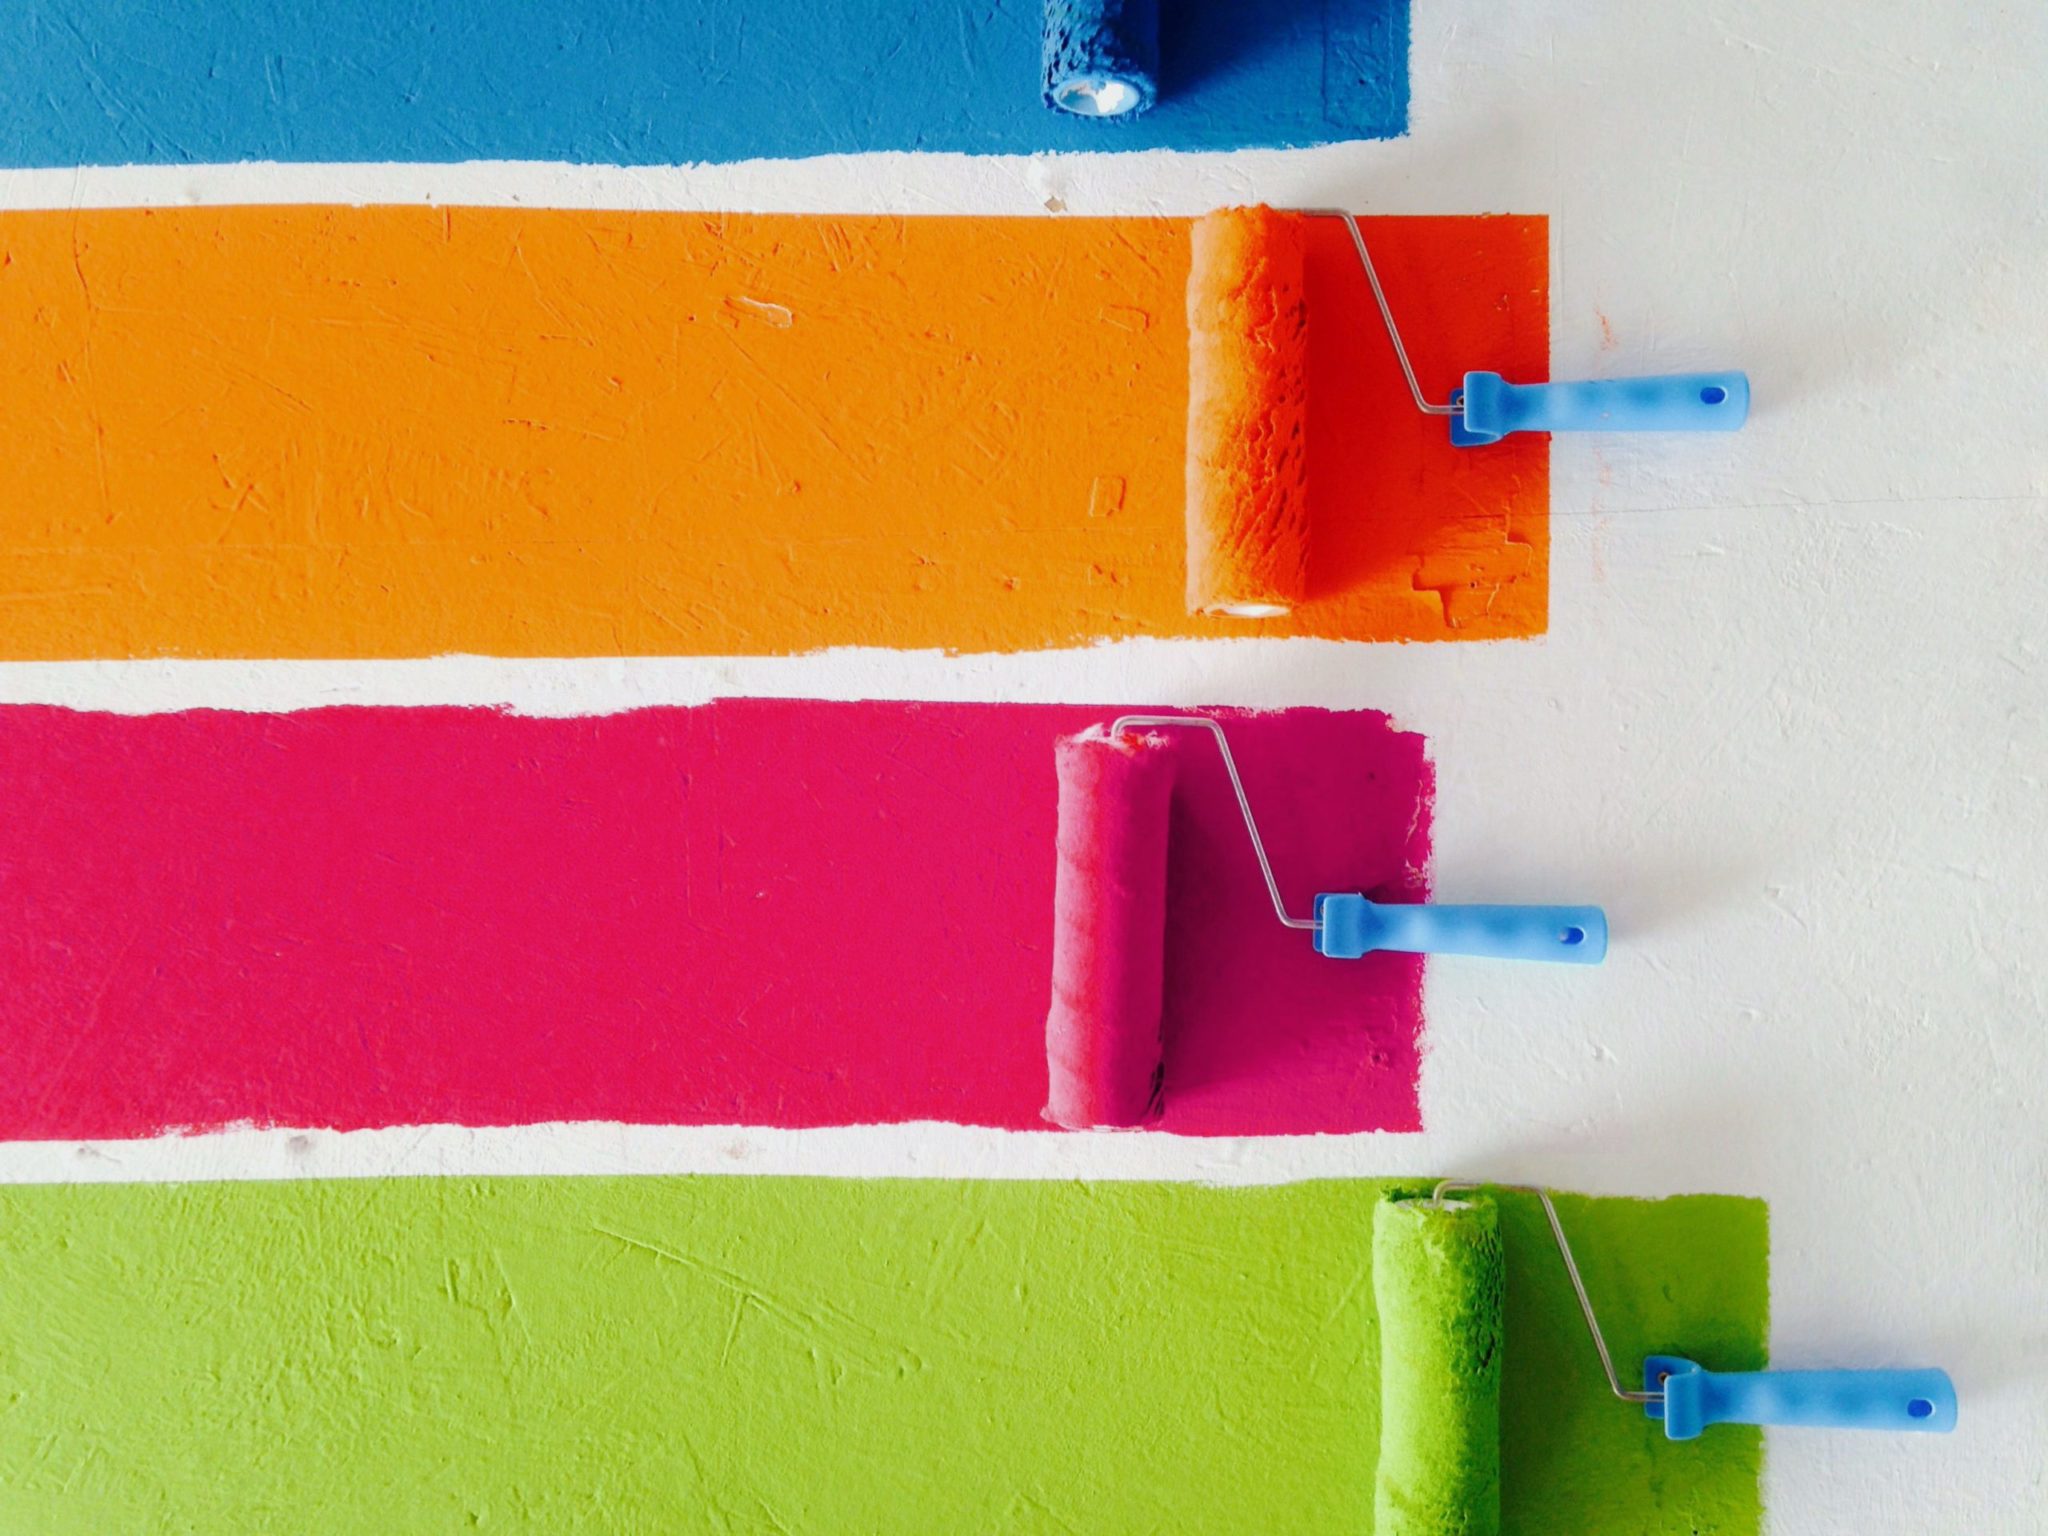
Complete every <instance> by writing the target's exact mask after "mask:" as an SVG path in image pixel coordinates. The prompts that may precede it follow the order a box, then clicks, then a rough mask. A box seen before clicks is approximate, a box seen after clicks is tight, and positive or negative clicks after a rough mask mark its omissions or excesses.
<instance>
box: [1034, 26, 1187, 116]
mask: <svg viewBox="0 0 2048 1536" xmlns="http://www.w3.org/2000/svg"><path fill="white" fill-rule="evenodd" d="M1040 43H1041V55H1042V59H1043V64H1044V78H1043V88H1044V97H1045V104H1046V105H1047V106H1049V107H1054V108H1057V109H1058V110H1059V111H1062V112H1071V113H1073V114H1074V115H1075V116H1076V117H1129V116H1131V115H1132V114H1133V113H1136V112H1142V111H1144V110H1145V109H1146V108H1147V107H1149V106H1151V105H1152V103H1153V102H1154V101H1155V100H1157V99H1158V96H1159V0H1045V17H1044V24H1043V30H1042V32H1041V34H1040Z"/></svg>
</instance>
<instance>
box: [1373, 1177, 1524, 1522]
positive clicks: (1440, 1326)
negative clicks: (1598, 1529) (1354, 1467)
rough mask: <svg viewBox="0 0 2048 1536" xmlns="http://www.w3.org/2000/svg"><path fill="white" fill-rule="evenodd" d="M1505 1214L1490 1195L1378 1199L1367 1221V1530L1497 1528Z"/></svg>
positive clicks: (1498, 1513) (1498, 1514)
mask: <svg viewBox="0 0 2048 1536" xmlns="http://www.w3.org/2000/svg"><path fill="white" fill-rule="evenodd" d="M1503 1280H1504V1271H1503V1267H1502V1259H1501V1241H1500V1218H1499V1213H1498V1212H1497V1211H1496V1210H1495V1209H1494V1206H1493V1203H1492V1202H1491V1201H1490V1200H1485V1199H1477V1200H1473V1201H1470V1202H1465V1201H1455V1200H1447V1201H1445V1202H1444V1204H1443V1207H1442V1209H1432V1208H1431V1207H1430V1206H1429V1205H1427V1204H1426V1203H1424V1202H1423V1201H1420V1200H1388V1201H1383V1202H1382V1203H1381V1204H1380V1205H1379V1206H1378V1207H1376V1208H1375V1209H1374V1211H1373V1218H1372V1289H1373V1298H1374V1301H1375V1303H1376V1304H1377V1307H1378V1310H1379V1319H1380V1459H1379V1472H1378V1475H1377V1477H1376V1479H1375V1481H1374V1486H1373V1532H1374V1536H1494V1533H1496V1532H1498V1531H1499V1529H1500V1375H1501V1341H1502V1326H1501V1291H1502V1285H1503Z"/></svg>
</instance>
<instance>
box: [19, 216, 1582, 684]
mask: <svg viewBox="0 0 2048 1536" xmlns="http://www.w3.org/2000/svg"><path fill="white" fill-rule="evenodd" d="M1315 235H1316V238H1315V240H1314V242H1313V243H1312V246H1311V251H1310V256H1309V274H1308V291H1309V303H1310V315H1311V319H1310V326H1311V353H1312V356H1311V363H1310V380H1311V386H1310V414H1309V432H1310V438H1311V447H1310V455H1311V457H1310V487H1311V507H1312V521H1313V552H1312V555H1311V569H1310V573H1309V580H1310V591H1311V600H1310V601H1309V602H1308V603H1307V604H1305V605H1304V606H1303V607H1301V608H1299V609H1298V610H1297V611H1296V612H1295V613H1294V614H1293V615H1292V616H1290V617H1289V618H1287V619H1282V620H1269V621H1260V622H1247V621H1245V620H1234V619H1199V618H1195V617H1191V616H1190V615H1189V614H1187V613H1186V612H1185V611H1184V607H1183V587H1184V576H1185V573H1184V567H1183V537H1184V536H1183V502H1184V478H1183V454H1184V444H1185V440H1186V410H1187V333H1186V324H1185V321H1184V319H1183V312H1184V311H1183V304H1184V287H1185V282H1186V276H1187V263H1188V226H1187V222H1186V221H1184V220H1164V219H968V218H917V219H897V218H815V217H786V216H752V215H748V216H737V215H733V216H706V215H694V214H634V213H615V212H586V211H545V212H536V211H527V210H518V209H467V208H465V209H454V210H449V209H429V208H396V207H380V208H367V209H336V208H303V207H288V208H194V209H178V210H115V211H94V212H81V213H69V212H37V213H10V214H5V215H0V349H4V356H5V358H6V368H5V370H4V372H0V419H4V420H5V421H6V422H7V423H8V424H9V428H8V435H9V439H10V441H9V447H8V451H7V452H6V453H5V454H0V657H6V658H9V659H27V658H68V657H124V656H154V655H195V656H292V657H297V656H418V655H430V654H437V653H442V652H449V651H466V652H481V653H487V654H497V655H515V656H540V655H590V654H614V653H617V654H636V655H637V654H679V653H690V654H748V653H752V654H760V653H780V652H793V651H804V650H810V649H814V648H817V647H822V646H828V645H846V644H865V645H885V646H897V647H934V646H935V647H945V648H950V649H954V650H961V651H984V650H1019V649H1028V648H1036V647H1044V646H1056V645H1067V644H1076V643H1086V642H1089V641H1092V640H1096V639H1100V638H1105V637H1116V636H1125V635H1183V636H1186V635H1194V636H1219V635H1230V636H1236V635H1248V634H1307V635H1320V636H1328V637H1335V638H1343V639H1354V640H1395V639H1403V640H1406V639H1447V638H1497V637H1502V636H1517V635H1529V634H1534V633H1537V632H1540V631H1541V630H1542V628H1543V627H1544V622H1545V610H1546V592H1547V581H1546V567H1547V544H1548V538H1547V528H1546V517H1547V505H1548V499H1549V483H1548V446H1547V443H1546V442H1545V441H1544V440H1542V439H1540V438H1533V439H1532V438H1517V439H1510V440H1509V442H1508V443H1506V444H1503V445H1499V446H1496V447H1493V448H1489V449H1454V448H1452V447H1451V446H1450V445H1449V443H1448V441H1447V440H1446V436H1445V431H1444V426H1443V423H1442V422H1441V421H1440V420H1433V419H1428V418H1424V417H1422V416H1420V415H1418V414H1417V413H1416V412H1415V410H1414V408H1413V406H1412V405H1411V404H1409V402H1408V400H1407V397H1406V394H1405V391H1404V389H1403V386H1402V383H1401V380H1400V376H1399V374H1398V373H1397V372H1396V370H1395V368H1394V365H1393V361H1392V356H1391V354H1390V352H1389V351H1388V348H1387V344H1386V339H1385V335H1384V332H1383V330H1382V329H1381V327H1380V323H1379V319H1378V316H1377V314H1376V313H1375V312H1374V311H1373V310H1372V307H1371V297H1370V294H1369V292H1368V291H1367V288H1366V285H1365V282H1364V280H1363V276H1362V274H1361V273H1360V272H1359V270H1358V268H1357V265H1356V262H1355V259H1354V258H1353V257H1352V256H1351V255H1350V253H1349V250H1348V247H1347V246H1346V245H1345V237H1344V235H1343V232H1342V230H1341V228H1340V227H1338V226H1335V225H1334V224H1324V225H1319V226H1318V227H1317V229H1316V231H1315ZM1368 236H1369V238H1370V239H1371V240H1372V242H1373V245H1374V249H1375V256H1376V259H1377V261H1378V263H1379V265H1380V268H1381V272H1382V276H1383V278H1384V280H1385V282H1386V286H1387V289H1388V292H1389V296H1390V298H1391V299H1392V301H1393V303H1394V304H1395V306H1396V307H1397V312H1398V313H1399V315H1400V317H1401V320H1402V325H1403V329H1404V332H1405V333H1406V335H1407V337H1408V341H1409V345H1410V348H1411V350H1412V351H1413V352H1414V354H1415V355H1416V359H1417V367H1418V369H1419V371H1420V372H1421V373H1422V375H1423V383H1424V387H1425V388H1426V389H1428V390H1430V391H1431V392H1432V393H1433V394H1435V395H1438V396H1441V395H1442V394H1443V393H1445V392H1447V391H1448V390H1449V389H1450V387H1451V386H1452V384H1453V383H1454V382H1455V380H1456V378H1457V376H1458V374H1459V373H1460V372H1461V371H1462V370H1463V369H1466V368H1474V367H1491V368H1496V369H1498V370H1499V371H1501V372H1503V373H1505V374H1507V375H1509V376H1510V377H1517V378H1542V377H1544V376H1545V375H1546V365H1547V354H1548V336H1547V295H1546V252H1545V246H1546V230H1545V225H1544V221H1543V220H1541V219H1538V218H1506V217H1502V218H1432V219H1379V220H1372V221H1369V223H1368Z"/></svg>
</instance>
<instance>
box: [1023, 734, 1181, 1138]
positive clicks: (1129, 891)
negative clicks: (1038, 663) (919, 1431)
mask: <svg viewBox="0 0 2048 1536" xmlns="http://www.w3.org/2000/svg"><path fill="white" fill-rule="evenodd" d="M1054 761H1055V765H1056V767H1057V769H1058V773H1059V796H1060V798H1059V830H1058V833H1057V847H1058V867H1057V871H1056V874H1055V877H1054V884H1053V937H1052V1009H1051V1011H1050V1012H1049V1013H1048V1014H1047V1015H1046V1021H1045V1057H1046V1067H1047V1073H1048V1077H1049V1080H1050V1091H1049V1093H1048V1096H1047V1099H1046V1106H1045V1117H1046V1119H1048V1120H1050V1121H1052V1122H1053V1123H1054V1124H1055V1125H1062V1126H1065V1127H1067V1128H1068V1129H1070V1130H1086V1129H1089V1128H1093V1127H1112V1126H1134V1125H1138V1124H1140V1123H1141V1122H1142V1121H1144V1120H1145V1119H1146V1118H1148V1117H1149V1116H1150V1115H1151V1113H1152V1112H1153V1110H1154V1108H1155V1107H1156V1104H1157V1099H1158V1089H1159V1073H1160V1062H1161V1046H1160V1008H1161V993H1162V990H1163V988H1164V986H1165V972H1166V828H1167V811H1168V807H1169V804H1170V802H1171V800H1172V797H1173V758H1172V756H1171V754H1170V753H1169V752H1168V751H1167V748H1166V744H1165V743H1164V742H1163V741H1161V740H1160V739H1159V738H1158V737H1156V736H1139V735H1130V734H1126V735H1122V736H1115V737H1112V736H1110V735H1109V734H1108V733H1107V732H1105V731H1103V730H1101V729H1099V728H1097V729H1093V730H1088V731H1084V732H1082V733H1081V734H1080V735H1078V736H1066V737H1062V738H1061V739H1060V741H1059V742H1058V744H1057V745H1056V746H1055V748H1054Z"/></svg>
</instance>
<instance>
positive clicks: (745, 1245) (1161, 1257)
mask: <svg viewBox="0 0 2048 1536" xmlns="http://www.w3.org/2000/svg"><path fill="white" fill-rule="evenodd" d="M1385 1188H1386V1186H1384V1185H1381V1184H1376V1183H1372V1182H1366V1181H1351V1182H1322V1183H1307V1184H1295V1185H1287V1186H1282V1187H1278V1188H1262V1189H1242V1190H1222V1189H1210V1188H1203V1187H1200V1186H1194V1185H1185V1184H1076V1183H1058V1184H1053V1183H1011V1182H986V1183H955V1182H942V1181H927V1180H914V1181H895V1180H878V1181H851V1180H818V1179H786V1178H637V1179H608V1178H573V1179H572V1178H553V1179H485V1180H473V1179H391V1180H367V1181H323V1182H306V1183H242V1184H203V1185H182V1186H176V1185H98V1186H44V1187H29V1186H23V1187H13V1188H6V1189H0V1529H5V1530H34V1531H38V1532H45V1533H59V1532H68V1531H90V1532H95V1533H98V1532H117V1531H183V1530H200V1531H225V1530H252V1531H253V1530H264V1531H319V1532H323V1533H326V1532H347V1531H365V1532H378V1533H383V1532H388V1531H392V1530H436V1531H440V1530H467V1529H480V1530H484V1531H491V1530H499V1531H520V1530H533V1531H563V1530H574V1529H590V1530H602V1531H607V1532H637V1531H649V1532H652V1531H663V1532H669V1531H690V1532H695V1531H702V1532H707V1533H711V1532H717V1533H745V1532H764V1533H766V1532H776V1533H793V1532H820V1533H842V1532H843V1533H859V1532H897V1531H948V1532H996V1533H1002V1536H1012V1533H1024V1532H1048V1533H1053V1532H1117V1533H1126V1532H1128V1533H1146V1532H1160V1533H1167V1532H1171V1533H1174V1536H1183V1533H1196V1532H1210V1531H1214V1532H1246V1531H1259V1530H1273V1531H1281V1530H1285V1531H1313V1532H1317V1533H1342V1532H1352V1531H1357V1532H1363V1531H1366V1530H1368V1529H1369V1527H1370V1524H1371V1519H1372V1490H1373V1467H1374V1460H1375V1456H1376V1446H1377V1443H1378V1422H1377V1420H1378V1395H1377V1382H1376V1374H1377V1365H1378V1336H1377V1323H1376V1320H1375V1318H1374V1317H1373V1315H1372V1284H1371V1276H1370V1273H1369V1265H1370V1260H1371V1211H1372V1204H1373V1202H1374V1201H1375V1200H1376V1199H1378V1198H1380V1196H1381V1194H1382V1193H1383V1191H1384V1190H1385ZM1562 1209H1563V1213H1564V1219H1565V1221H1566V1222H1567V1224H1568V1228H1569V1230H1570V1231H1571V1232H1572V1234H1573V1236H1574V1238H1575V1239H1576V1243H1577V1246H1578V1248H1579V1250H1580V1252H1581V1255H1582V1259H1583V1261H1584V1264H1585V1268H1586V1272H1587V1279H1588V1283H1589V1285H1590V1286H1591V1287H1592V1290H1593V1293H1594V1296H1595V1298H1596V1300H1597V1301H1598V1303H1599V1304H1600V1306H1601V1311H1602V1319H1603V1322H1604V1323H1605V1324H1606V1326H1607V1329H1608V1333H1609V1337H1610V1339H1611V1340H1612V1342H1613V1344H1614V1346H1615V1350H1616V1355H1617V1358H1618V1359H1619V1360H1621V1361H1623V1362H1626V1363H1632V1362H1633V1361H1635V1360H1636V1359H1637V1358H1638V1357H1639V1356H1640V1355H1642V1354H1643V1353H1644V1352H1645V1351H1646V1350H1648V1349H1651V1348H1683V1349H1685V1350H1687V1351H1688V1352H1691V1353H1694V1354H1696V1355H1697V1356H1699V1357H1701V1358H1703V1359H1705V1360H1707V1361H1710V1362H1711V1363H1713V1364H1715V1365H1717V1366H1722V1367H1727V1368H1731V1369H1739V1368H1748V1367H1754V1366H1757V1365H1759V1364H1761V1363H1762V1361H1763V1350H1764V1336H1765V1313H1766V1273H1765V1271H1766V1254H1765V1240H1766V1234H1765V1226H1766V1218H1765V1212H1764V1208H1763V1206H1762V1205H1761V1204H1760V1203H1759V1202H1755V1201H1748V1200H1736V1199H1724V1198H1719V1197H1712V1198H1707V1197H1701V1198H1689V1199H1684V1200H1673V1201H1663V1202H1657V1203H1642V1202H1634V1201H1620V1200H1598V1201H1587V1200H1567V1201H1564V1202H1562ZM1503 1232H1504V1236H1505V1239H1506V1245H1507V1257H1508V1272H1509V1289H1508V1297H1507V1317H1508V1326H1507V1338H1508V1345H1507V1351H1508V1352H1507V1360H1506V1374H1505V1382H1504V1385H1503V1389H1502V1390H1503V1402H1502V1442H1503V1447H1502V1448H1503V1457H1502V1461H1503V1473H1502V1479H1503V1501H1504V1528H1505V1529H1506V1530H1509V1531H1525V1532H1552V1531H1555V1532H1566V1531H1569V1532H1572V1533H1575V1536H1589V1533H1602V1532H1624V1531H1625V1532H1628V1533H1630V1536H1640V1533H1642V1532H1646V1531H1660V1530H1678V1531H1699V1532H1702V1533H1717V1536H1718V1533H1734V1532H1752V1531H1754V1530H1756V1528H1757V1523H1758V1494H1757V1474H1758V1464H1759V1444H1758V1440H1757V1438H1756V1435H1755V1434H1754V1432H1752V1431H1746V1430H1740V1429H1716V1430H1714V1431H1712V1432H1710V1434H1709V1436H1708V1437H1707V1438H1706V1439H1703V1440H1701V1441H1698V1442H1696V1443H1693V1444H1684V1445H1672V1444H1667V1443H1665V1442H1664V1441H1663V1440H1662V1439H1661V1437H1660V1432H1659V1431H1658V1430H1657V1428H1656V1426H1654V1425H1652V1424H1650V1423H1648V1422H1647V1421H1646V1420H1644V1419H1643V1418H1642V1417H1641V1416H1640V1415H1639V1414H1638V1413H1637V1412H1635V1411H1632V1410H1630V1409H1628V1408H1626V1407H1623V1406H1622V1405H1620V1404H1618V1403H1615V1402H1613V1401H1611V1400H1609V1399H1608V1398H1607V1397H1606V1395H1605V1391H1604V1388H1603V1387H1602V1385H1601V1383H1600V1381H1599V1377H1598V1367H1597V1365H1596V1364H1595V1362H1594V1360H1593V1358H1592V1354H1591V1351H1590V1349H1589V1348H1588V1347H1587V1345H1586V1341H1585V1338H1584V1336H1583V1332H1582V1330H1581V1328H1580V1324H1579V1321H1578V1317H1577V1313H1576V1311H1575V1310H1574V1308H1573V1305H1572V1301H1571V1296H1570V1293H1569V1291H1568V1289H1567V1288H1566V1285H1565V1282H1564V1278H1563V1274H1562V1272H1561V1270H1560V1269H1559V1267H1558V1265H1557V1261H1556V1257H1555V1254H1554V1252H1553V1251H1552V1250H1551V1249H1550V1248H1549V1245H1548V1239H1547V1236H1546V1234H1545V1233H1544V1231H1543V1229H1542V1226H1541V1217H1540V1215H1539V1214H1538V1213H1537V1212H1536V1211H1535V1210H1534V1208H1533V1207H1532V1206H1530V1205H1528V1204H1527V1203H1525V1202H1521V1201H1518V1200H1515V1199H1512V1198H1511V1199H1509V1200H1507V1201H1504V1202H1503Z"/></svg>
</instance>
